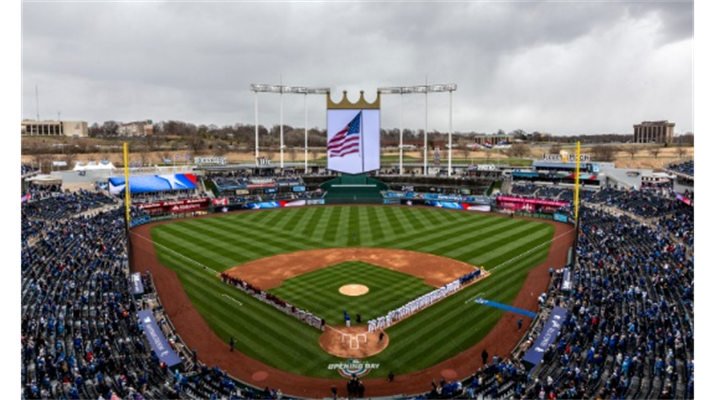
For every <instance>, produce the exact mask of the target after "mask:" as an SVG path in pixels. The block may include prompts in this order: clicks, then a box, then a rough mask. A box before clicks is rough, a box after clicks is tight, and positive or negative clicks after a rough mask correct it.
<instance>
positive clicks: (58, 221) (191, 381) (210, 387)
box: [21, 191, 283, 400]
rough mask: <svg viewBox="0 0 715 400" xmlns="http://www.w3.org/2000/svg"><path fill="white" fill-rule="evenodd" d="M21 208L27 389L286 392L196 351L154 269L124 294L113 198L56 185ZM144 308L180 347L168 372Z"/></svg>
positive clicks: (135, 394)
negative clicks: (261, 386)
mask: <svg viewBox="0 0 715 400" xmlns="http://www.w3.org/2000/svg"><path fill="white" fill-rule="evenodd" d="M101 196H104V198H102V197H101ZM48 200H49V201H51V202H53V203H52V205H53V206H52V207H50V206H49V205H50V202H48ZM77 204H79V205H81V206H74V207H68V205H77ZM21 208H22V241H21V248H22V256H21V276H22V282H21V285H22V298H21V307H22V311H21V319H22V320H21V353H22V356H21V358H22V365H21V377H22V382H21V392H22V397H23V398H26V399H89V398H92V399H97V398H104V399H111V398H121V399H130V400H140V399H151V398H185V399H224V398H225V399H230V398H276V399H277V398H281V397H283V395H282V393H280V391H276V390H271V391H269V392H267V393H264V392H262V391H255V392H254V389H251V388H249V387H247V386H245V385H242V384H240V383H239V382H237V381H235V380H233V379H232V378H230V377H229V376H228V375H227V374H226V373H225V372H223V371H221V370H220V369H219V368H217V367H213V368H208V367H207V366H205V365H202V364H201V363H200V362H199V361H198V360H193V359H192V357H191V355H190V353H189V352H188V351H187V350H186V349H185V346H183V345H182V344H181V343H180V340H179V339H178V337H177V336H176V335H175V333H174V332H173V327H171V324H170V322H169V321H168V319H167V318H166V317H165V316H164V315H163V307H161V303H160V300H159V298H158V296H157V295H156V292H155V291H154V289H153V284H152V280H151V276H150V275H148V274H144V275H142V282H143V285H144V289H145V294H144V296H143V297H142V299H141V300H135V299H134V298H133V297H132V296H131V295H130V294H129V293H130V292H129V279H128V278H129V269H128V263H127V261H128V260H127V252H126V248H125V241H126V236H125V232H126V231H125V228H124V215H123V214H124V213H123V210H122V208H121V206H120V205H119V204H118V203H117V201H116V199H113V198H111V197H108V196H105V195H102V194H98V193H93V192H87V191H78V192H71V193H70V192H58V193H55V194H54V195H53V196H52V197H50V198H45V199H42V200H34V199H31V200H30V201H28V202H25V203H22V205H21ZM52 208H54V210H52ZM107 208H110V209H108V210H107ZM103 210H104V211H103ZM132 216H133V218H138V217H140V211H138V210H136V209H134V210H132ZM141 309H151V310H153V311H154V315H155V318H156V320H157V321H161V326H162V329H163V331H164V333H165V335H166V336H167V338H168V341H169V343H170V344H171V346H172V348H173V349H174V350H175V351H176V352H177V353H178V354H180V356H181V359H182V361H183V362H182V363H181V364H180V365H179V366H178V368H177V369H176V370H175V371H174V373H172V371H171V370H169V369H168V368H167V366H166V364H163V363H161V362H160V361H159V358H158V357H157V354H155V353H154V352H153V350H152V349H151V346H150V345H149V343H148V342H147V341H146V338H145V337H144V334H143V332H142V324H141V322H140V321H138V320H137V318H136V313H137V312H138V311H139V310H141ZM182 369H183V370H184V371H185V372H184V373H179V371H181V370H182ZM175 374H176V375H175ZM269 396H273V397H269Z"/></svg>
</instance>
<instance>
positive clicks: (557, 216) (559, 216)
mask: <svg viewBox="0 0 715 400" xmlns="http://www.w3.org/2000/svg"><path fill="white" fill-rule="evenodd" d="M554 221H559V222H569V217H568V216H567V215H565V214H559V213H554Z"/></svg>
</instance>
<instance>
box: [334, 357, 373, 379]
mask: <svg viewBox="0 0 715 400" xmlns="http://www.w3.org/2000/svg"><path fill="white" fill-rule="evenodd" d="M378 368H380V364H379V363H377V364H374V363H364V362H362V361H361V360H357V359H351V360H347V361H346V362H342V363H333V364H328V369H330V370H333V369H337V370H338V373H339V374H340V375H342V376H344V377H345V378H352V377H353V376H355V377H358V378H360V377H362V376H365V375H367V374H368V373H370V371H371V370H373V369H378Z"/></svg>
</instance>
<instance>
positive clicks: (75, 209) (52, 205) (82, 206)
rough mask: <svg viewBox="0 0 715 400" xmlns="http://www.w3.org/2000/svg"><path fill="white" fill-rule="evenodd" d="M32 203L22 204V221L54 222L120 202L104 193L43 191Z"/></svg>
mask: <svg viewBox="0 0 715 400" xmlns="http://www.w3.org/2000/svg"><path fill="white" fill-rule="evenodd" d="M31 199H32V201H28V202H24V203H22V208H21V213H22V219H23V221H25V220H28V221H29V220H44V221H52V220H58V219H65V218H69V217H70V216H74V215H77V214H81V213H83V212H86V211H88V210H91V209H95V208H101V207H105V206H111V205H116V204H118V202H117V201H116V200H115V199H113V198H111V197H108V196H106V195H104V194H102V193H97V192H91V191H87V190H79V191H77V192H70V191H66V192H62V191H61V190H57V191H55V190H51V191H43V192H42V193H38V194H37V195H33V196H32V197H31Z"/></svg>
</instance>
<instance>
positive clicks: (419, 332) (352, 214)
mask: <svg viewBox="0 0 715 400" xmlns="http://www.w3.org/2000/svg"><path fill="white" fill-rule="evenodd" d="M353 232H358V234H357V235H354V234H351V233H353ZM553 232H554V228H553V226H552V225H550V224H547V223H541V222H534V221H525V220H520V219H509V218H503V217H497V216H490V215H485V214H475V213H468V212H457V211H450V210H441V209H425V208H410V207H399V206H395V207H388V206H385V207H380V206H373V207H370V206H362V207H360V206H353V207H347V206H346V207H342V206H334V207H304V208H297V209H279V210H267V211H251V212H243V213H235V214H228V215H221V216H217V217H214V218H204V219H194V220H190V221H183V222H177V223H171V224H165V225H160V226H156V227H154V228H152V231H151V234H152V239H153V240H154V241H155V242H156V243H157V255H158V257H159V260H160V261H161V262H162V264H163V265H165V266H167V267H169V268H171V269H172V270H174V271H176V273H177V275H178V276H179V279H180V280H181V282H182V284H183V285H184V287H185V289H186V291H187V293H188V295H189V298H190V299H191V301H192V302H193V303H194V305H195V306H196V308H197V309H198V311H199V312H200V313H201V314H202V316H203V317H204V319H205V320H206V321H207V323H208V324H209V325H210V326H211V327H212V328H213V329H214V330H215V332H216V333H217V334H218V335H219V336H220V337H222V338H224V340H226V341H228V338H229V336H233V337H235V338H237V343H236V348H237V349H238V350H240V351H242V352H244V353H246V354H248V355H249V356H251V357H253V358H256V359H258V360H260V361H262V362H265V363H266V364H269V365H272V366H274V367H276V368H280V369H283V370H286V371H289V372H293V373H296V374H302V375H308V376H316V377H337V373H336V372H335V371H329V370H327V365H328V364H329V363H332V362H338V361H339V360H338V359H337V358H336V357H334V356H331V355H329V354H327V353H325V352H324V351H323V350H322V349H321V348H320V346H319V344H318V337H319V335H320V331H318V330H317V329H315V328H312V327H309V326H307V325H305V324H303V323H302V322H300V321H298V320H296V319H294V318H291V317H289V316H286V315H285V314H283V313H281V312H279V311H277V310H275V309H273V308H272V307H270V306H268V305H265V304H262V303H260V302H259V301H257V300H255V299H253V298H252V297H250V296H247V295H245V294H243V293H242V292H240V291H239V290H237V289H234V288H231V287H229V286H227V285H224V284H223V283H222V282H221V281H220V280H219V279H217V278H216V276H215V275H214V272H213V271H224V270H226V269H229V268H231V267H234V266H236V265H239V264H242V263H245V262H247V261H251V260H255V259H259V258H263V257H268V256H273V255H277V254H281V253H286V252H293V251H301V250H311V249H321V248H334V247H347V246H363V247H376V248H396V249H405V250H413V251H420V252H425V253H431V254H435V255H439V256H444V257H450V258H454V259H457V260H460V261H464V262H466V263H469V264H472V265H475V266H484V267H485V268H486V269H487V270H489V271H490V272H491V273H492V276H491V277H489V278H487V279H485V280H483V281H480V282H478V283H476V284H474V285H471V286H469V287H468V288H466V289H464V290H462V291H460V292H458V293H457V294H455V295H453V296H450V297H449V298H447V299H445V300H443V301H441V302H439V303H437V304H436V305H434V306H432V307H429V308H428V309H426V310H424V311H421V312H419V313H418V314H416V315H413V316H412V317H410V318H409V319H407V320H405V321H403V322H400V323H399V324H397V325H395V326H393V327H392V328H390V329H388V330H387V333H388V334H389V335H390V346H388V348H387V349H386V350H385V351H383V352H382V353H380V354H377V355H375V356H373V357H370V359H369V360H368V361H369V362H371V363H380V365H381V366H380V369H378V370H373V372H371V373H370V376H371V377H380V376H386V375H387V373H388V371H390V370H392V371H394V372H395V373H396V374H401V373H406V372H411V371H417V370H421V369H424V368H426V367H429V366H431V365H434V364H435V363H438V362H440V361H443V360H445V359H448V358H450V357H452V356H453V355H455V354H457V353H459V352H461V351H463V350H465V349H467V348H469V347H471V346H472V345H473V344H474V343H476V342H477V341H479V340H480V339H481V338H483V337H484V336H485V335H486V334H487V333H488V332H489V331H490V330H491V329H492V327H493V326H494V325H495V324H496V322H497V321H498V319H499V318H500V317H501V315H502V314H503V313H504V311H503V310H500V309H496V308H492V307H487V306H481V305H476V304H474V303H473V302H472V301H469V300H470V299H473V298H474V297H476V296H477V295H479V297H483V298H486V299H489V300H492V301H496V302H500V303H505V304H510V303H511V302H512V301H513V300H514V298H515V297H516V295H517V294H518V292H519V289H520V287H521V286H522V284H523V283H524V281H525V279H526V276H527V274H528V272H529V271H530V270H531V268H533V267H534V266H535V265H538V264H540V263H542V262H543V261H544V260H545V259H546V257H547V255H548V251H549V245H548V243H549V242H550V240H551V239H552V237H553ZM199 264H203V265H206V266H207V267H209V268H210V269H208V270H204V269H202V268H200V267H199ZM212 270H213V271H212ZM306 275H308V274H306ZM350 283H361V282H350ZM368 286H369V285H368ZM286 287H288V286H286ZM285 289H286V288H283V289H280V290H281V291H282V290H285ZM281 295H282V294H281ZM415 297H418V295H417V296H415ZM232 299H236V300H238V301H240V302H241V303H242V305H238V303H236V302H235V301H234V300H232ZM404 303H406V301H405V302H404ZM404 303H403V304H404ZM316 306H319V305H318V304H317V303H316ZM305 308H306V309H308V310H309V311H311V312H313V311H314V310H313V308H314V307H313V306H308V305H306V306H305ZM340 312H342V310H340ZM364 315H367V313H366V314H364ZM324 318H325V317H324Z"/></svg>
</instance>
